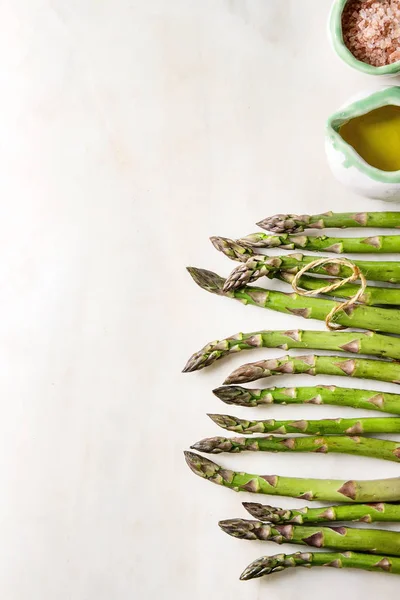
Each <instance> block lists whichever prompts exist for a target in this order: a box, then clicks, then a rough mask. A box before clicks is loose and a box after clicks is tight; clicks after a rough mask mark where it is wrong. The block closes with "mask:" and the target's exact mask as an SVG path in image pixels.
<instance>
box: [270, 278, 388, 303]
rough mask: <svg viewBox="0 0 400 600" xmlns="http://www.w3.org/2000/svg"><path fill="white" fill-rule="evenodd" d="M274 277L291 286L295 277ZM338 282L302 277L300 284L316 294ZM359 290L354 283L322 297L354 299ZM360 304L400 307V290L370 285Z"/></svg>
mask: <svg viewBox="0 0 400 600" xmlns="http://www.w3.org/2000/svg"><path fill="white" fill-rule="evenodd" d="M273 277H274V278H275V279H279V280H281V281H284V282H285V283H289V284H290V285H291V284H292V282H293V279H294V277H295V276H294V275H293V274H292V273H288V272H286V271H276V272H274V273H273ZM336 281H337V278H326V277H324V278H321V277H312V276H309V275H302V276H301V277H300V279H299V281H298V284H299V286H300V287H301V288H303V289H304V290H314V291H315V292H319V290H321V289H322V288H324V287H326V286H327V285H330V284H331V283H336ZM359 289H360V287H359V286H358V285H355V284H353V283H345V284H344V285H342V286H341V287H340V288H338V289H337V290H335V291H334V292H329V293H325V292H322V295H323V296H333V297H335V298H352V297H354V296H355V295H356V293H357V292H358V291H359ZM319 293H321V292H319ZM359 303H360V304H366V305H367V306H380V305H390V306H396V305H400V289H399V288H387V287H386V288H385V287H378V286H375V285H368V286H367V287H366V288H365V292H364V293H363V294H362V296H361V297H360V299H359Z"/></svg>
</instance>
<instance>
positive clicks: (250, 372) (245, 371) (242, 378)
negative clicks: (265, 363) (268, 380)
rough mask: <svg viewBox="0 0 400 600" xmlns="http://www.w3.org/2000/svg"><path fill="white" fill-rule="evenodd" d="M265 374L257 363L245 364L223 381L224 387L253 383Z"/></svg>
mask: <svg viewBox="0 0 400 600" xmlns="http://www.w3.org/2000/svg"><path fill="white" fill-rule="evenodd" d="M266 375H267V373H265V370H264V369H263V368H262V367H260V366H259V365H258V364H257V363H247V364H245V365H242V366H241V367H238V368H237V369H235V370H234V371H232V373H231V374H230V375H228V377H227V378H226V379H225V381H224V385H229V384H231V383H247V382H249V381H255V380H256V379H259V378H260V377H263V376H264V377H265V376H266Z"/></svg>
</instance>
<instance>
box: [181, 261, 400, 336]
mask: <svg viewBox="0 0 400 600" xmlns="http://www.w3.org/2000/svg"><path fill="white" fill-rule="evenodd" d="M399 265H400V263H399ZM188 271H189V273H190V275H191V276H192V278H193V279H194V281H195V282H196V283H197V285H199V286H200V287H201V288H203V289H204V290H206V291H208V292H211V293H212V294H217V295H218V296H226V297H227V298H234V299H236V300H239V301H240V302H242V303H243V304H252V305H253V306H259V307H261V308H270V309H272V310H275V311H278V312H283V313H288V314H293V315H297V316H299V317H304V318H305V319H318V320H320V321H325V318H326V317H327V316H328V315H329V313H330V311H331V310H332V309H333V308H334V307H335V306H336V305H337V303H336V302H334V301H333V300H325V299H322V298H307V297H304V296H299V295H297V294H284V293H283V292H276V291H273V290H266V289H264V288H260V287H253V286H245V287H243V288H241V289H238V290H230V291H228V292H226V291H225V290H224V283H225V279H223V278H222V277H220V276H219V275H217V274H216V273H213V272H212V271H206V270H205V269H197V268H195V267H188ZM332 321H333V322H334V323H339V324H340V325H344V326H345V327H356V328H358V329H368V330H370V331H381V332H385V333H396V334H400V311H399V310H396V309H389V308H378V307H375V306H374V307H370V306H364V305H358V306H356V307H355V308H354V310H352V311H351V312H349V314H348V313H345V312H339V313H336V314H335V315H334V316H333V318H332Z"/></svg>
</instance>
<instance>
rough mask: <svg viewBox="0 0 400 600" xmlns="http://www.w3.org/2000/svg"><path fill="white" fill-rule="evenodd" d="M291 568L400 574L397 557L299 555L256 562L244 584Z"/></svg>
mask: <svg viewBox="0 0 400 600" xmlns="http://www.w3.org/2000/svg"><path fill="white" fill-rule="evenodd" d="M290 567H334V568H335V569H362V570H364V571H378V572H381V573H393V574H396V575H398V574H400V559H399V558H395V557H393V556H374V555H371V554H362V553H357V552H343V553H341V552H296V553H295V554H276V555H275V556H262V557H261V558H258V559H257V560H255V561H254V562H252V563H251V564H250V565H249V566H248V567H246V569H245V570H244V571H243V573H242V574H241V576H240V579H241V580H242V581H248V580H249V579H255V578H257V577H263V575H270V574H271V573H278V571H284V570H285V569H288V568H290Z"/></svg>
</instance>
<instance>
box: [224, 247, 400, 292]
mask: <svg viewBox="0 0 400 600" xmlns="http://www.w3.org/2000/svg"><path fill="white" fill-rule="evenodd" d="M320 258H321V257H320V256H315V255H309V254H307V255H305V254H301V253H298V254H288V255H287V256H273V257H270V256H266V255H263V254H255V255H254V256H252V257H250V258H248V259H247V260H246V262H243V263H242V264H240V265H238V266H237V267H236V268H235V269H234V270H233V271H232V272H231V274H230V275H229V277H228V278H227V280H226V282H225V286H224V289H225V291H229V290H232V289H238V288H241V287H243V286H245V285H247V284H248V283H254V282H255V281H257V279H260V277H273V276H274V273H276V272H277V271H288V272H289V273H292V274H296V273H298V271H300V270H301V269H302V268H303V267H305V266H306V265H309V264H310V263H312V262H314V261H315V260H319V259H320ZM351 262H352V263H353V264H355V265H356V266H357V267H359V269H360V270H361V271H362V273H363V274H364V275H365V277H366V279H369V280H371V281H385V282H387V283H400V263H399V262H397V261H385V262H380V261H366V260H352V261H351ZM310 273H316V274H317V275H331V276H334V277H349V276H351V275H352V270H351V269H350V267H347V266H345V265H339V264H336V263H326V264H325V265H320V266H319V267H314V268H313V269H311V270H310Z"/></svg>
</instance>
